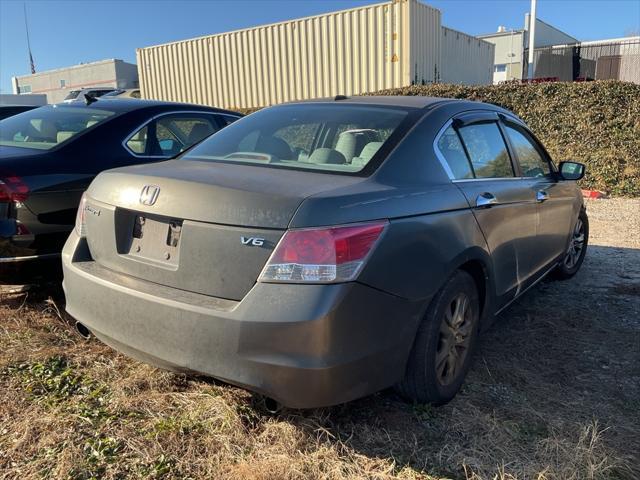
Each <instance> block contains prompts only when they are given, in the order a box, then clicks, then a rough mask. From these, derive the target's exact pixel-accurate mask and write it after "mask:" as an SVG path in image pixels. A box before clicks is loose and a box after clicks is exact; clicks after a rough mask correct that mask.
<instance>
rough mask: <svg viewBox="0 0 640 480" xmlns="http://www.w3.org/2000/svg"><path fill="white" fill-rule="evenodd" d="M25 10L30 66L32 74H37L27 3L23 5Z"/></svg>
mask: <svg viewBox="0 0 640 480" xmlns="http://www.w3.org/2000/svg"><path fill="white" fill-rule="evenodd" d="M22 7H23V10H24V29H25V30H26V32H27V48H28V49H29V64H30V65H31V74H32V75H33V74H34V73H36V65H35V63H33V55H32V54H31V39H30V38H29V24H28V23H27V2H24V3H23V4H22Z"/></svg>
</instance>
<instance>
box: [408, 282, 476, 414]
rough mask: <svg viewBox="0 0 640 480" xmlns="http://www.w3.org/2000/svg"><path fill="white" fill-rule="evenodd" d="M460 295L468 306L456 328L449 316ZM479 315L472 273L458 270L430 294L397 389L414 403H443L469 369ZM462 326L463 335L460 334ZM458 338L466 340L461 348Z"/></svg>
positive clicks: (452, 315)
mask: <svg viewBox="0 0 640 480" xmlns="http://www.w3.org/2000/svg"><path fill="white" fill-rule="evenodd" d="M463 298H466V299H467V301H468V303H467V307H466V308H467V310H466V313H463V316H464V319H463V323H461V324H460V325H459V327H458V329H457V330H456V329H455V328H452V326H451V323H452V318H453V317H456V315H455V312H454V310H455V308H456V302H460V301H461V299H463ZM456 318H457V317H456ZM479 319H480V301H479V297H478V289H477V287H476V284H475V282H474V280H473V278H472V277H471V275H469V274H468V273H467V272H464V271H461V270H458V271H457V272H455V273H454V274H453V275H452V276H451V277H450V278H449V279H448V280H447V282H446V283H445V284H444V286H443V287H442V288H441V289H440V290H439V291H438V293H437V294H436V296H435V297H434V298H433V300H432V301H431V304H430V305H429V308H428V309H427V312H426V314H425V316H424V318H423V319H422V322H421V324H420V326H419V327H418V332H417V334H416V338H415V342H414V345H413V348H412V350H411V353H410V354H409V360H408V362H407V368H406V371H405V375H404V378H403V379H402V380H401V381H400V383H398V384H397V385H396V390H397V391H398V393H399V394H400V395H401V396H403V397H404V398H405V399H407V400H408V401H411V402H416V403H431V404H434V405H442V404H444V403H447V402H448V401H450V400H451V399H452V398H453V397H454V396H455V395H456V393H458V390H460V387H461V386H462V383H463V382H464V378H465V376H466V374H467V371H468V370H469V366H470V364H471V357H472V356H473V351H474V348H475V345H476V338H477V336H478V325H479ZM458 320H459V319H458V318H457V320H456V322H457V321H458ZM456 322H453V323H456ZM462 327H464V329H463V328H462ZM463 330H464V332H466V335H462V331H463ZM456 331H457V332H458V334H456V333H455V332H456ZM461 338H464V342H466V344H465V345H466V346H465V347H464V352H463V350H461V346H462V344H461V343H459V341H460V339H461ZM453 350H455V353H452V351H453ZM461 353H464V355H463V356H462V355H460V354H461ZM443 355H445V358H444V363H446V365H444V368H443ZM452 355H453V357H454V358H455V359H456V364H455V367H454V368H453V369H451V368H450V359H451V357H452Z"/></svg>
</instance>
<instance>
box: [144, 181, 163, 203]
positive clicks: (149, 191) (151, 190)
mask: <svg viewBox="0 0 640 480" xmlns="http://www.w3.org/2000/svg"><path fill="white" fill-rule="evenodd" d="M159 194H160V187H158V186H156V185H145V186H144V187H142V193H140V203H141V204H142V205H149V206H151V205H153V204H154V203H156V200H157V199H158V195H159Z"/></svg>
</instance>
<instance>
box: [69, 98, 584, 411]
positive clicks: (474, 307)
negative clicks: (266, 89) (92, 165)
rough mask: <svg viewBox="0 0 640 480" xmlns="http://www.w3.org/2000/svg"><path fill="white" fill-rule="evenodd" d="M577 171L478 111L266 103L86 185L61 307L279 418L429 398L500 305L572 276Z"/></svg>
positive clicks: (483, 108) (110, 339) (508, 120)
mask: <svg viewBox="0 0 640 480" xmlns="http://www.w3.org/2000/svg"><path fill="white" fill-rule="evenodd" d="M583 174H584V166H583V165H581V164H579V163H575V162H563V163H560V164H559V166H558V167H556V166H555V165H554V163H553V162H552V160H551V158H550V157H549V154H548V153H547V152H546V150H545V149H544V147H543V146H542V145H541V144H540V142H539V141H538V140H537V139H536V138H535V136H534V135H533V134H532V133H531V132H530V131H529V129H528V128H527V126H526V125H525V124H524V123H523V122H522V120H520V119H519V118H518V117H517V116H515V115H514V114H512V113H511V112H509V111H507V110H504V109H501V108H499V107H496V106H493V105H487V104H483V103H479V102H471V101H462V100H450V99H436V98H427V97H375V96H371V97H354V98H347V97H344V96H339V97H336V98H335V99H326V100H314V101H308V102H298V103H291V104H285V105H280V106H276V107H271V108H266V109H264V110H261V111H259V112H257V113H254V114H252V115H249V116H248V117H245V118H243V119H241V120H238V121H237V122H235V123H233V124H232V125H230V126H229V127H227V128H225V129H223V130H221V131H220V132H218V133H216V134H214V135H213V136H212V137H210V138H209V139H207V140H205V141H204V142H202V143H200V144H198V145H197V146H196V147H194V148H193V149H191V150H189V151H187V152H185V153H184V154H182V155H181V156H180V157H178V158H176V159H173V160H170V161H165V162H158V163H153V164H145V165H139V166H132V167H125V168H118V169H115V170H109V171H106V172H104V173H101V174H100V175H99V176H98V177H97V178H96V179H95V180H94V181H93V183H92V184H91V186H90V187H89V189H88V191H87V192H86V194H85V196H84V197H83V200H82V204H81V207H80V209H79V211H78V219H77V224H76V228H75V231H74V232H73V233H72V234H71V236H70V238H69V239H68V241H67V243H66V246H65V248H64V252H63V267H64V289H65V292H66V296H67V311H68V312H69V313H70V314H71V315H72V316H73V317H74V318H75V319H77V321H78V322H79V324H78V326H79V329H80V330H81V331H83V332H85V333H87V334H89V333H93V334H94V335H95V336H96V337H97V338H99V339H100V340H102V341H104V342H105V343H107V344H108V345H111V346H112V347H114V348H115V349H117V350H119V351H121V352H124V353H126V354H128V355H130V356H132V357H135V358H138V359H140V360H143V361H145V362H148V363H151V364H154V365H157V366H159V367H162V368H166V369H170V370H174V371H180V372H194V373H199V374H205V375H209V376H212V377H215V378H219V379H222V380H224V381H226V382H229V383H231V384H235V385H238V386H241V387H244V388H247V389H249V390H252V391H255V392H258V393H260V394H262V395H264V396H266V397H268V398H269V399H271V400H274V401H276V402H279V403H280V404H282V405H284V406H288V407H294V408H311V407H320V406H327V405H334V404H338V403H342V402H346V401H349V400H352V399H355V398H358V397H362V396H364V395H367V394H371V393H373V392H376V391H378V390H381V389H384V388H387V387H390V386H395V387H396V389H397V390H398V391H399V392H400V394H401V395H403V396H404V397H405V398H407V399H408V400H410V401H415V402H430V403H433V404H442V403H444V402H447V401H449V400H450V399H451V398H453V396H454V395H455V394H456V392H457V391H458V390H459V389H460V386H461V385H462V382H463V380H464V377H465V374H466V373H467V370H468V369H469V365H470V362H471V358H472V355H473V351H474V347H475V345H476V343H477V336H478V333H479V332H480V331H482V329H483V328H486V326H487V325H489V323H490V322H491V319H492V318H493V317H494V316H495V315H496V314H497V313H498V312H501V311H502V310H504V309H505V308H506V307H507V306H508V305H509V304H510V303H512V302H513V301H514V300H515V299H517V298H518V297H520V296H521V295H522V294H524V292H526V291H527V289H529V288H530V287H531V286H532V285H534V284H535V283H536V282H538V281H539V280H540V279H542V278H543V277H544V276H545V275H547V274H549V273H552V274H553V275H554V276H556V277H558V278H569V277H571V276H573V275H574V274H575V273H576V272H577V271H578V269H579V268H580V265H581V264H582V261H583V259H584V255H585V253H586V248H587V239H588V220H587V216H586V212H585V207H584V204H583V200H582V196H581V193H580V190H579V189H578V187H577V186H576V182H575V181H576V180H578V179H580V178H581V177H582V175H583Z"/></svg>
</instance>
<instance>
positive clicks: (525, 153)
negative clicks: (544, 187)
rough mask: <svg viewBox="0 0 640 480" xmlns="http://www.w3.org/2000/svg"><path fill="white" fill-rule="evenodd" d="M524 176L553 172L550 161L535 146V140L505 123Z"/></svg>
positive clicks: (536, 175)
mask: <svg viewBox="0 0 640 480" xmlns="http://www.w3.org/2000/svg"><path fill="white" fill-rule="evenodd" d="M505 130H506V131H507V135H508V136H509V140H510V141H511V145H512V147H513V150H514V151H515V155H516V159H517V161H518V163H519V164H520V170H521V171H522V176H523V177H544V176H547V175H549V174H550V173H551V166H550V165H549V161H548V160H547V159H546V158H545V157H544V156H543V154H542V153H541V152H540V150H539V149H538V148H537V147H536V146H535V144H534V140H533V139H532V138H530V137H529V135H528V134H526V133H525V132H524V131H522V130H521V129H519V128H517V127H514V126H511V125H505Z"/></svg>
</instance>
